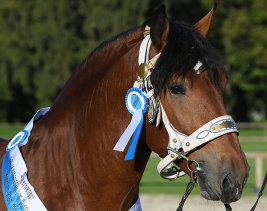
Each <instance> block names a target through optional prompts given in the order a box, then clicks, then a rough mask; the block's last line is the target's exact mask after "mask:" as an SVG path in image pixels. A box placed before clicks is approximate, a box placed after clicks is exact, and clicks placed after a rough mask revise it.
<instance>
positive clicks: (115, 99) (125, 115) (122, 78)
mask: <svg viewBox="0 0 267 211" xmlns="http://www.w3.org/2000/svg"><path fill="white" fill-rule="evenodd" d="M142 39H143V32H142V30H141V29H137V30H136V31H134V32H131V33H129V34H127V35H125V36H123V37H121V38H118V39H117V40H116V41H113V42H111V43H110V44H107V45H106V46H105V47H103V48H102V49H101V50H98V51H96V52H95V53H94V54H93V55H92V56H91V57H89V58H88V59H87V60H86V61H85V62H84V63H83V64H82V65H81V66H80V68H79V69H78V70H77V71H75V72H74V74H73V75H72V77H71V78H70V79H69V81H68V82H67V83H66V85H65V87H64V89H63V91H62V92H61V94H60V95H59V96H58V98H57V99H56V101H55V103H54V105H53V106H52V108H51V109H50V111H49V112H48V113H47V115H46V116H44V117H43V118H42V119H41V120H39V122H37V123H36V125H35V128H34V130H33V131H32V136H31V138H30V141H29V143H30V144H29V147H28V150H25V153H29V154H30V153H33V152H32V151H33V150H31V148H32V149H35V151H36V152H37V151H38V149H39V151H40V152H41V153H42V152H43V151H44V150H42V149H41V147H45V149H46V151H45V152H44V153H46V154H47V155H46V159H51V162H52V163H53V165H58V167H59V168H60V166H62V165H64V164H62V162H63V163H64V162H65V164H66V166H71V167H72V168H74V169H73V170H75V171H76V172H81V171H82V172H83V175H84V177H85V178H86V180H87V181H90V180H93V181H94V183H92V184H91V183H90V185H91V186H90V188H91V190H93V189H94V187H95V188H97V189H98V190H99V187H100V186H103V182H104V183H105V182H107V183H109V184H116V183H117V184H116V185H115V186H116V189H117V190H118V191H122V190H125V191H126V190H127V191H129V187H130V189H133V190H135V192H136V191H137V190H138V184H139V181H140V178H141V176H142V173H143V171H144V168H145V165H146V162H147V160H148V158H149V155H150V152H151V151H150V150H149V149H148V148H147V146H146V144H144V140H143V141H141V142H140V141H139V142H140V143H139V144H138V146H137V151H136V158H135V159H134V160H133V161H128V162H126V161H124V154H125V153H121V152H115V151H113V147H114V146H115V144H116V142H117V140H118V139H119V137H120V136H121V134H122V133H123V131H124V130H125V129H126V127H127V125H128V124H129V122H130V120H131V115H130V114H129V112H128V111H127V109H126V108H125V103H124V98H125V94H126V92H127V90H128V89H129V88H130V87H132V85H133V82H134V81H135V79H136V78H137V65H138V64H137V59H138V53H139V47H140V43H141V41H142ZM141 138H142V137H141ZM50 155H54V156H55V155H58V157H60V159H56V160H55V159H54V160H52V158H50ZM70 155H71V158H70ZM38 156H40V154H38ZM89 161H90V162H89ZM92 172H93V173H92ZM106 174H108V175H109V177H108V179H107V178H106ZM96 175H97V176H98V178H99V182H101V183H102V184H101V185H100V186H99V183H98V181H97V180H96V179H95V176H96ZM118 175H120V177H118ZM103 177H105V178H103ZM122 180H124V184H119V183H121V181H122ZM127 181H128V183H127ZM119 185H120V186H121V188H119ZM100 192H101V191H100ZM130 192H131V191H130ZM122 193H123V194H125V193H126V192H123V191H122ZM127 194H129V192H127ZM125 200H126V198H125ZM127 200H128V199H127Z"/></svg>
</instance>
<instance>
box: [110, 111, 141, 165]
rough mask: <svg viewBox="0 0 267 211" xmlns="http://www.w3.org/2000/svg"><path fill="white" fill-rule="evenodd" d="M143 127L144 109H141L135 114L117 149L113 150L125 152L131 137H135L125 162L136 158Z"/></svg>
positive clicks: (116, 146)
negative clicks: (135, 154)
mask: <svg viewBox="0 0 267 211" xmlns="http://www.w3.org/2000/svg"><path fill="white" fill-rule="evenodd" d="M142 125H143V112H142V109H141V108H140V109H138V110H136V111H135V112H134V113H133V116H132V120H131V122H130V124H129V125H128V127H127V128H126V130H125V131H124V133H123V134H122V135H121V137H120V139H119V140H118V142H117V144H116V145H115V147H114V148H113V150H116V151H121V152H123V151H124V149H125V147H126V146H127V144H128V142H129V141H130V138H131V136H132V135H133V138H132V141H131V143H130V146H129V149H128V151H127V154H126V156H125V160H131V159H133V157H134V153H135V149H136V145H137V141H138V139H139V135H140V132H141V129H142Z"/></svg>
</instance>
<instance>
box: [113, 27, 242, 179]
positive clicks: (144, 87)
mask: <svg viewBox="0 0 267 211" xmlns="http://www.w3.org/2000/svg"><path fill="white" fill-rule="evenodd" d="M149 31H150V28H149V27H148V26H146V28H145V33H144V37H145V38H144V40H143V41H142V43H141V46H140V50H139V57H138V64H139V68H138V77H137V80H136V81H135V82H134V85H133V88H131V89H129V90H128V92H127V95H126V107H127V109H128V110H129V112H130V113H131V114H133V117H132V121H131V123H130V124H129V125H128V127H127V128H126V130H125V131H124V133H123V135H122V136H121V138H120V139H119V141H118V142H117V144H116V146H115V147H114V150H117V151H124V149H125V147H126V145H127V143H128V141H129V139H130V137H131V135H132V134H134V135H133V138H132V141H131V143H130V146H129V149H128V152H129V150H131V159H132V158H133V157H134V152H135V147H136V144H137V140H138V138H139V134H140V130H141V127H142V123H143V115H144V114H145V113H146V112H147V110H148V119H149V122H150V123H151V124H153V125H155V126H156V127H157V126H158V125H159V123H160V121H161V120H162V122H163V124H164V126H165V128H166V130H167V132H168V135H169V144H168V147H167V150H168V155H167V156H166V157H165V158H163V159H162V160H161V161H160V162H159V164H158V166H157V169H158V172H159V174H160V175H161V176H162V177H163V178H164V179H168V180H175V179H177V178H178V177H180V176H183V175H184V174H185V173H184V172H183V171H182V170H181V169H178V168H177V167H174V166H173V164H172V163H173V162H174V161H175V160H177V159H181V158H183V159H186V160H187V161H188V162H196V161H191V160H189V159H188V158H187V157H186V154H187V153H189V152H191V151H193V150H195V149H196V148H197V147H199V146H201V145H203V144H205V143H207V142H209V141H212V140H214V139H216V138H218V137H220V136H222V135H225V134H227V133H238V128H237V126H236V123H235V121H234V120H233V119H232V117H231V116H229V115H224V116H220V117H217V118H215V119H213V120H211V121H209V122H207V123H206V124H204V125H203V126H201V127H200V128H199V129H197V130H196V131H195V132H193V133H192V134H191V135H189V136H187V135H185V134H183V133H180V132H179V131H177V130H176V128H175V127H174V126H173V125H172V124H171V122H170V121H169V119H168V116H167V114H166V112H165V110H164V107H163V105H162V103H161V102H160V99H158V98H157V97H156V96H154V89H153V86H152V83H151V81H150V75H151V73H152V72H153V69H154V67H155V64H156V62H157V60H158V58H159V57H160V54H161V53H159V54H157V55H156V56H155V57H153V58H152V59H149V53H150V47H151V38H150V35H149ZM202 65H203V64H202V62H201V61H198V62H197V63H196V65H195V66H194V68H193V69H194V70H195V72H196V74H201V72H202ZM133 90H134V91H133ZM133 96H134V99H137V100H134V99H133V100H132V98H133ZM146 100H147V101H146ZM136 105H138V106H136ZM134 106H136V109H133V108H132V107H134ZM138 115H139V117H136V116H138ZM133 125H134V126H133ZM138 126H139V127H138ZM129 128H130V129H129ZM137 135H138V136H137ZM136 139H137V140H136ZM132 145H134V146H132ZM182 151H183V153H182ZM128 152H127V154H129V153H128ZM127 154H126V157H127ZM126 157H125V160H128V159H126ZM128 158H129V157H128ZM196 164H197V162H196ZM188 168H189V170H190V171H191V169H190V167H189V166H188ZM197 168H199V167H198V164H197Z"/></svg>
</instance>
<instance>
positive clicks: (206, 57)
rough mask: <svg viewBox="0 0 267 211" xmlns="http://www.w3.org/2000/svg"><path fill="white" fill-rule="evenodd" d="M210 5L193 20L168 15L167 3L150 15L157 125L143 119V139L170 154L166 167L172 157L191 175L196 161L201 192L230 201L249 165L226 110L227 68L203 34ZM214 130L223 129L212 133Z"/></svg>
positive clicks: (236, 196) (163, 154)
mask: <svg viewBox="0 0 267 211" xmlns="http://www.w3.org/2000/svg"><path fill="white" fill-rule="evenodd" d="M214 11H215V8H213V9H212V10H211V11H210V12H209V13H208V14H207V15H206V16H205V17H204V18H202V19H201V20H200V21H198V22H197V23H196V24H195V25H194V26H189V25H186V24H184V23H180V22H171V21H169V20H168V18H167V16H166V14H165V7H161V8H159V9H158V10H157V12H156V13H155V15H154V16H153V17H152V18H151V20H149V23H148V25H149V26H150V36H151V40H152V44H151V49H150V54H151V55H150V58H153V57H154V56H155V55H157V54H158V53H160V56H159V58H158V60H157V62H156V64H155V66H154V68H153V70H152V71H151V76H150V79H151V83H152V85H153V88H154V98H155V101H156V102H158V106H155V108H154V110H155V111H154V120H155V119H156V120H155V121H157V123H155V124H157V126H158V127H155V126H151V125H150V124H147V125H148V127H147V134H146V137H147V140H146V143H147V145H148V146H149V148H150V149H152V150H153V151H155V152H156V153H158V154H159V156H160V157H162V158H164V157H166V156H169V160H168V161H166V162H165V163H164V164H166V165H165V167H166V166H168V165H167V164H170V162H169V161H174V162H175V163H176V164H177V165H179V166H180V167H181V169H182V170H183V171H184V172H186V173H187V174H189V175H190V170H191V169H190V168H192V169H193V168H196V167H197V168H198V169H197V171H196V177H197V183H198V185H199V188H200V192H201V195H202V196H203V197H204V198H206V199H209V200H221V201H222V202H224V203H230V202H233V201H236V200H238V199H239V198H240V197H241V193H242V190H243V187H244V185H245V183H246V180H247V177H248V172H249V166H248V164H247V160H246V157H245V155H244V152H243V151H242V149H241V147H240V144H239V140H238V132H237V127H236V124H235V123H234V121H233V120H232V118H231V117H230V116H226V109H225V106H224V101H223V92H224V89H225V86H226V81H227V77H226V73H225V71H224V70H223V65H222V62H221V59H220V56H218V53H216V51H215V50H214V49H213V48H212V46H211V45H210V43H209V42H208V40H207V39H206V35H207V33H208V30H209V28H210V25H211V20H212V17H213V14H214ZM164 119H165V121H164ZM226 131H227V132H226ZM216 132H218V133H221V134H218V135H216V136H213V134H215V133H216ZM209 135H211V137H210V138H208V139H207V140H205V141H203V142H202V141H201V139H202V138H204V139H205V138H206V136H209ZM168 136H169V137H168ZM188 137H189V138H188ZM188 140H190V141H188ZM198 142H199V143H198ZM192 145H194V146H192ZM167 146H168V149H167ZM191 146H192V148H190V147H191ZM187 147H188V148H190V150H186V148H187ZM173 151H174V153H173ZM175 151H176V152H181V153H182V154H186V156H187V158H188V159H190V160H194V161H196V163H197V166H196V164H193V163H191V164H192V167H191V166H190V165H189V166H190V167H189V168H188V164H187V161H186V159H183V158H181V157H179V154H175ZM184 152H186V153H184ZM172 153H173V154H172ZM171 154H172V155H171ZM171 156H172V157H173V159H172V158H171ZM177 157H178V159H177ZM179 158H180V159H179ZM169 168H170V169H171V168H172V167H169ZM176 176H177V175H176ZM171 179H173V178H171Z"/></svg>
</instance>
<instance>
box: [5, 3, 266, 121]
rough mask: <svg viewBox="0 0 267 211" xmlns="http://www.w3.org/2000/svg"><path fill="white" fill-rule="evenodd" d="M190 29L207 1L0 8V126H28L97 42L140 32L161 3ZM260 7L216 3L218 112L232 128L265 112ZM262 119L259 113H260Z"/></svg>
mask: <svg viewBox="0 0 267 211" xmlns="http://www.w3.org/2000/svg"><path fill="white" fill-rule="evenodd" d="M162 2H163V3H165V4H166V5H167V10H168V14H169V16H170V17H171V19H174V20H176V19H177V20H183V21H185V22H188V23H191V24H194V23H195V22H196V21H197V20H199V19H200V18H201V17H203V16H204V15H205V14H206V13H207V12H208V11H209V10H210V8H211V7H212V5H213V3H214V1H213V0H201V1H195V0H179V1H178V0H168V1H167V0H166V1H164V0H154V1H152V0H142V1H141V0H135V1H125V0H124V1H123V0H112V1H111V0H103V1H96V0H57V1H54V0H47V1H41V0H29V1H20V0H2V1H0V29H1V32H0V44H1V48H0V55H1V57H0V121H9V122H13V121H28V119H30V118H31V116H32V114H33V112H34V111H33V110H37V109H38V108H40V107H43V106H50V105H51V104H52V103H53V100H54V99H55V97H56V96H57V94H58V92H59V91H60V89H61V88H62V87H63V85H64V83H65V81H66V80H67V78H68V77H69V76H70V74H71V72H72V71H74V70H75V68H76V67H77V66H78V65H79V64H80V63H81V61H82V60H83V59H84V58H85V57H86V56H87V55H88V54H89V53H90V52H91V51H92V50H93V49H94V48H96V47H97V46H98V45H99V44H100V42H102V41H104V40H106V39H107V38H109V37H111V36H112V35H116V34H118V33H120V32H122V31H125V30H127V29H129V28H131V27H134V26H137V25H140V24H142V23H143V22H144V20H145V19H147V18H148V17H149V16H151V15H152V11H153V9H154V8H156V7H158V6H159V5H160V4H161V3H162ZM266 8H267V2H266V1H265V0H257V1H252V0H235V1H231V0H224V1H220V2H219V5H218V8H217V12H216V16H215V19H214V22H213V25H212V29H211V30H210V33H209V35H208V38H209V39H210V40H211V43H212V44H213V45H214V46H215V47H216V48H218V49H219V51H220V52H222V54H223V56H224V58H225V60H226V63H227V64H228V67H229V69H230V71H229V73H230V77H229V83H228V86H227V93H228V94H227V96H226V105H227V108H228V110H230V111H231V114H232V115H233V116H234V117H235V118H236V120H238V121H247V120H250V119H252V117H253V115H252V114H253V113H255V112H256V113H257V112H258V113H262V114H263V116H264V115H265V118H266V110H267V93H266V92H267V91H266V81H267V71H266V68H267V53H266V50H265V49H266V47H267V36H266V35H267V28H266V23H267V13H266V11H265V9H266ZM264 112H265V113H264Z"/></svg>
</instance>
